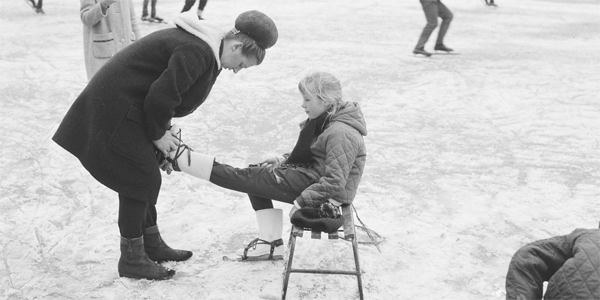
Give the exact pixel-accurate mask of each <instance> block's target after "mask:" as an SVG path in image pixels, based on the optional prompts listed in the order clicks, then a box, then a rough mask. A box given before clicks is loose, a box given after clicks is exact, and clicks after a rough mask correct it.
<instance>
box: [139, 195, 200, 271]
mask: <svg viewBox="0 0 600 300" xmlns="http://www.w3.org/2000/svg"><path fill="white" fill-rule="evenodd" d="M156 221H157V213H156V205H154V204H148V208H147V209H146V221H145V227H144V250H145V251H146V254H148V257H149V258H150V259H151V260H153V261H156V262H163V261H184V260H187V259H189V258H190V257H192V254H193V253H192V251H187V250H178V249H173V248H171V247H169V245H167V243H166V242H165V241H164V240H163V238H162V236H161V234H160V231H159V230H158V225H157V223H156Z"/></svg>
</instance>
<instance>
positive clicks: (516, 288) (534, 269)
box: [506, 229, 600, 300]
mask: <svg viewBox="0 0 600 300" xmlns="http://www.w3.org/2000/svg"><path fill="white" fill-rule="evenodd" d="M599 272H600V229H576V230H574V231H573V232H571V233H570V234H567V235H562V236H556V237H553V238H549V239H545V240H540V241H536V242H533V243H530V244H527V245H525V246H523V247H522V248H521V249H519V250H518V251H517V252H516V253H515V254H514V255H513V257H512V260H511V261H510V265H509V266H508V273H507V274H506V299H507V300H529V299H600V273H599ZM546 281H547V282H548V286H547V289H546V293H545V294H543V290H544V282H546Z"/></svg>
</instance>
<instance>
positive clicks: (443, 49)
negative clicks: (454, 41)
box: [433, 44, 454, 52]
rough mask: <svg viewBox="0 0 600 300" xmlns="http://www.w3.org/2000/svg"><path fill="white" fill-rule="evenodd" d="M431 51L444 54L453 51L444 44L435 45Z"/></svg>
mask: <svg viewBox="0 0 600 300" xmlns="http://www.w3.org/2000/svg"><path fill="white" fill-rule="evenodd" d="M433 49H434V50H435V51H445V52H452V51H454V50H453V49H452V48H448V47H446V46H445V45H444V44H437V45H435V48H433Z"/></svg>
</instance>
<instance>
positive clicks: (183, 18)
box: [173, 10, 226, 69]
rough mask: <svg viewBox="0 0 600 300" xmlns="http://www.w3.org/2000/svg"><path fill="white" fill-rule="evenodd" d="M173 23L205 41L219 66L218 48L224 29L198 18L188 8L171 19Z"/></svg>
mask: <svg viewBox="0 0 600 300" xmlns="http://www.w3.org/2000/svg"><path fill="white" fill-rule="evenodd" d="M173 22H174V23H175V25H177V26H179V27H181V28H182V29H183V30H185V31H187V32H189V33H191V34H193V35H195V36H197V37H198V38H200V39H201V40H203V41H205V42H206V43H207V44H208V45H209V46H210V48H211V49H212V51H213V54H214V55H215V59H216V60H217V67H218V68H219V69H220V68H221V57H220V56H219V48H220V47H221V40H222V39H223V36H225V33H226V31H224V30H222V29H220V28H219V27H218V26H217V25H216V24H214V23H211V22H208V21H204V20H199V19H198V15H197V14H196V12H195V11H193V10H189V11H186V12H184V13H181V14H179V15H178V16H177V17H175V19H174V20H173Z"/></svg>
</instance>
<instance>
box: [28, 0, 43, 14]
mask: <svg viewBox="0 0 600 300" xmlns="http://www.w3.org/2000/svg"><path fill="white" fill-rule="evenodd" d="M26 1H28V2H29V4H30V5H31V7H32V8H33V9H35V12H36V13H38V14H42V15H43V14H45V13H44V10H43V9H42V5H43V0H38V2H37V3H35V0H26Z"/></svg>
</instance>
